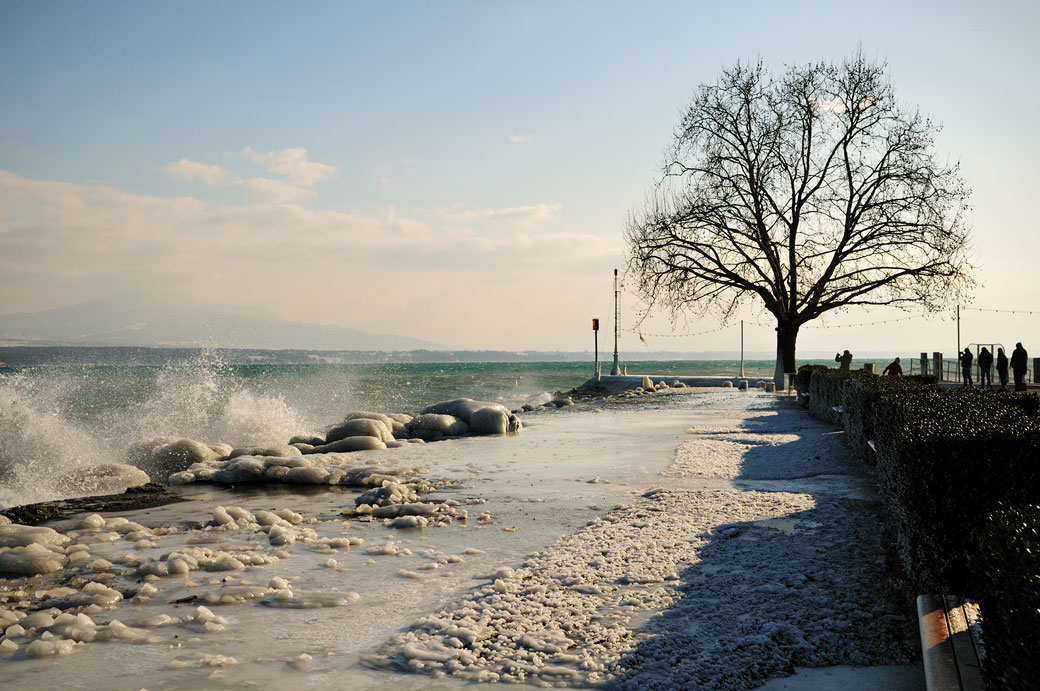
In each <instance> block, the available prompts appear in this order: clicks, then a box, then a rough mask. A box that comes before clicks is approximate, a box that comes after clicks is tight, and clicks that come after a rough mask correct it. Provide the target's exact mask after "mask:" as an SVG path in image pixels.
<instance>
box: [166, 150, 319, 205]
mask: <svg viewBox="0 0 1040 691" xmlns="http://www.w3.org/2000/svg"><path fill="white" fill-rule="evenodd" d="M242 153H243V154H244V155H245V156H247V157H248V158H249V159H251V160H253V161H255V162H257V163H260V164H262V165H263V166H264V167H265V168H266V169H267V170H268V171H269V172H271V173H275V174H276V175H279V176H281V178H269V177H252V178H242V177H240V176H238V175H234V174H232V173H230V172H229V171H227V170H225V169H224V168H222V167H221V166H218V165H210V164H207V163H199V162H197V161H191V160H189V159H187V158H182V159H181V160H179V161H174V162H173V163H169V164H167V165H166V166H165V167H164V168H163V170H165V171H166V172H167V173H169V174H171V175H174V176H176V177H179V178H183V179H185V180H201V181H202V182H204V183H206V184H207V185H214V186H215V185H219V186H223V187H231V188H236V189H240V190H242V191H243V192H245V193H246V194H247V195H249V196H250V197H252V198H253V199H257V200H260V201H266V202H271V203H274V204H283V203H292V202H298V201H300V200H301V199H303V198H305V197H307V196H308V195H310V194H313V192H311V190H310V189H308V188H309V187H311V186H312V185H314V183H316V182H317V181H318V180H321V179H322V178H323V177H325V176H327V175H331V174H332V173H334V172H335V171H336V169H335V168H334V167H333V166H330V165H327V164H325V163H318V162H317V161H310V160H308V159H307V149H305V148H303V147H302V146H298V147H295V148H292V149H283V150H282V151H269V152H267V153H259V152H256V151H253V149H251V148H250V147H248V146H247V147H246V148H245V149H243V150H242Z"/></svg>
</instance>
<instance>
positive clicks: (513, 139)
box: [507, 134, 534, 144]
mask: <svg viewBox="0 0 1040 691" xmlns="http://www.w3.org/2000/svg"><path fill="white" fill-rule="evenodd" d="M507 139H509V143H510V144H527V143H528V142H531V141H533V140H534V135H533V134H511V135H509V136H508V137H507Z"/></svg>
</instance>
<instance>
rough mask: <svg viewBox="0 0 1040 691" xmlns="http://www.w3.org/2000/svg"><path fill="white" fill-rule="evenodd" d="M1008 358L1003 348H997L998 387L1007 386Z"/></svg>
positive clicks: (1004, 387)
mask: <svg viewBox="0 0 1040 691" xmlns="http://www.w3.org/2000/svg"><path fill="white" fill-rule="evenodd" d="M1007 375H1008V358H1007V355H1005V354H1004V349H1003V348H997V377H998V378H999V379H1000V388H1002V389H1006V388H1007V379H1008V377H1007Z"/></svg>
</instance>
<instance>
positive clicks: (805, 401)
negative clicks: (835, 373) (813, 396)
mask: <svg viewBox="0 0 1040 691" xmlns="http://www.w3.org/2000/svg"><path fill="white" fill-rule="evenodd" d="M828 371H830V368H828V367H827V365H802V366H801V367H799V368H798V373H797V374H796V375H795V378H794V388H795V390H797V391H798V393H799V394H803V393H804V394H808V393H809V388H810V381H811V380H812V375H813V373H814V372H828ZM798 398H799V400H800V401H801V403H802V407H803V408H808V407H809V397H808V396H802V395H799V396H798Z"/></svg>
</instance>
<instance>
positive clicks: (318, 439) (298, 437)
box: [289, 434, 325, 446]
mask: <svg viewBox="0 0 1040 691" xmlns="http://www.w3.org/2000/svg"><path fill="white" fill-rule="evenodd" d="M324 443H325V438H324V437H322V436H319V435H317V434H294V435H293V438H292V439H290V440H289V446H295V445H296V444H308V445H310V446H321V445H322V444H324Z"/></svg>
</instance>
